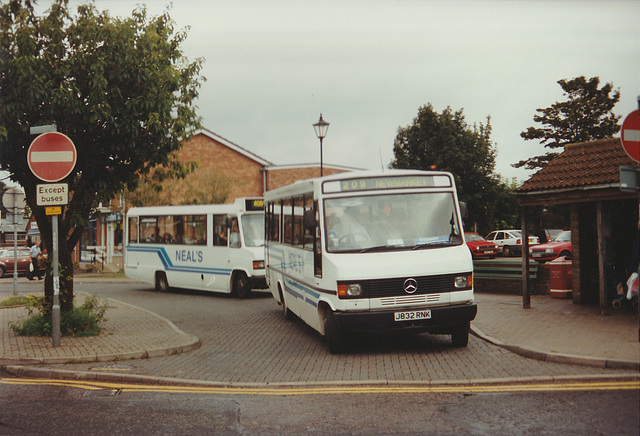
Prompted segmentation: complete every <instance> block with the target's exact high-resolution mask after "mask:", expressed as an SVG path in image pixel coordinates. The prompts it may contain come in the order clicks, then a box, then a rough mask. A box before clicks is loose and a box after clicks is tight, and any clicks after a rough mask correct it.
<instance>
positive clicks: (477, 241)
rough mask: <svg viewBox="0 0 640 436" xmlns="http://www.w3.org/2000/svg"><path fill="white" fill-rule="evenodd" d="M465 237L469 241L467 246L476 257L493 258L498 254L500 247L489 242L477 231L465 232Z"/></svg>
mask: <svg viewBox="0 0 640 436" xmlns="http://www.w3.org/2000/svg"><path fill="white" fill-rule="evenodd" d="M464 239H465V241H467V247H469V250H470V251H471V256H472V257H473V258H474V259H475V258H488V259H493V258H494V257H496V256H497V255H498V251H499V249H500V247H498V245H496V244H494V243H493V242H489V241H487V240H486V239H484V238H483V237H482V236H480V235H479V234H477V233H473V232H469V233H466V232H465V234H464Z"/></svg>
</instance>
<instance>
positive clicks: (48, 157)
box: [27, 132, 78, 182]
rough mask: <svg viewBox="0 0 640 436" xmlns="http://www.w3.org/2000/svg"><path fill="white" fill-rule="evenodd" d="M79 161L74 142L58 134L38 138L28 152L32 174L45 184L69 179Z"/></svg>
mask: <svg viewBox="0 0 640 436" xmlns="http://www.w3.org/2000/svg"><path fill="white" fill-rule="evenodd" d="M77 159H78V155H77V152H76V146H75V145H74V144H73V141H71V139H69V137H68V136H66V135H63V134H62V133H58V132H49V133H43V134H42V135H40V136H38V137H37V138H36V139H34V140H33V142H32V143H31V145H30V146H29V151H28V152H27V163H28V164H29V168H30V169H31V172H33V174H34V175H35V176H36V177H37V178H39V179H40V180H42V181H44V182H57V181H59V180H62V179H64V178H65V177H67V176H68V175H69V174H71V171H72V170H73V167H75V166H76V161H77Z"/></svg>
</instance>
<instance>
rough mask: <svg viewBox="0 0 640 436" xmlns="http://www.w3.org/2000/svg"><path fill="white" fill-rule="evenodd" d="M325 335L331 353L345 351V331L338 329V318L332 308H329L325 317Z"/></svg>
mask: <svg viewBox="0 0 640 436" xmlns="http://www.w3.org/2000/svg"><path fill="white" fill-rule="evenodd" d="M324 336H325V338H326V339H327V345H329V352H330V353H331V354H340V353H343V352H344V351H345V349H346V346H345V338H344V336H343V333H342V332H341V331H340V330H339V329H338V325H337V323H336V318H335V316H334V314H333V311H332V310H331V309H327V312H326V316H325V318H324Z"/></svg>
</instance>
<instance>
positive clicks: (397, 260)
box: [264, 170, 477, 353]
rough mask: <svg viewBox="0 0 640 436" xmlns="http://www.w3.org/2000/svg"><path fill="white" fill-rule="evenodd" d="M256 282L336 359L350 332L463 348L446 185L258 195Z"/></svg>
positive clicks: (354, 181) (342, 185)
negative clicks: (260, 226)
mask: <svg viewBox="0 0 640 436" xmlns="http://www.w3.org/2000/svg"><path fill="white" fill-rule="evenodd" d="M264 200H265V223H266V241H265V262H266V280H267V285H268V286H269V289H270V291H271V293H272V295H273V297H274V298H275V300H276V301H277V302H278V303H279V304H280V305H282V308H283V312H284V316H285V318H287V319H291V318H292V314H295V315H297V317H299V318H300V319H302V320H303V321H304V322H305V323H307V324H308V325H309V326H311V327H312V328H314V329H315V330H317V331H318V332H320V333H321V334H322V335H324V336H325V337H326V339H327V343H328V346H329V350H330V351H331V352H332V353H338V352H342V351H345V348H346V346H347V344H348V341H346V340H345V339H346V338H347V337H348V336H350V334H351V333H356V332H358V333H365V334H367V333H385V332H398V331H401V332H431V333H438V334H450V335H451V338H452V342H453V344H454V345H455V346H466V345H467V343H468V340H469V327H470V322H471V321H472V320H473V319H474V318H475V315H476V312H477V307H476V305H475V303H474V302H473V301H474V297H473V263H472V260H471V255H470V253H469V249H468V248H467V246H466V244H465V241H464V231H463V229H462V218H461V215H460V205H459V203H458V199H457V193H456V187H455V183H454V179H453V176H452V175H451V174H450V173H447V172H436V171H430V172H426V171H418V170H388V171H358V172H348V173H339V174H334V175H330V176H326V177H321V178H317V179H309V180H303V181H299V182H296V183H294V184H291V185H288V186H285V187H282V188H278V189H274V190H272V191H267V192H266V193H265V197H264Z"/></svg>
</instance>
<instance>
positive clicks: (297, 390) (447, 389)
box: [0, 378, 640, 396]
mask: <svg viewBox="0 0 640 436" xmlns="http://www.w3.org/2000/svg"><path fill="white" fill-rule="evenodd" d="M0 384H7V385H50V386H65V387H70V388H77V389H83V390H91V391H98V390H109V391H120V393H122V392H165V393H167V392H170V393H185V394H217V395H282V396H288V395H322V394H416V393H418V394H419V393H509V392H549V391H620V390H632V389H634V390H640V380H631V381H606V382H598V381H592V382H555V383H513V384H487V385H458V386H455V385H451V386H449V385H438V386H388V385H385V386H326V387H319V386H308V387H215V386H201V387H199V386H162V385H136V384H125V383H107V382H97V381H83V380H56V379H22V378H0Z"/></svg>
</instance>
